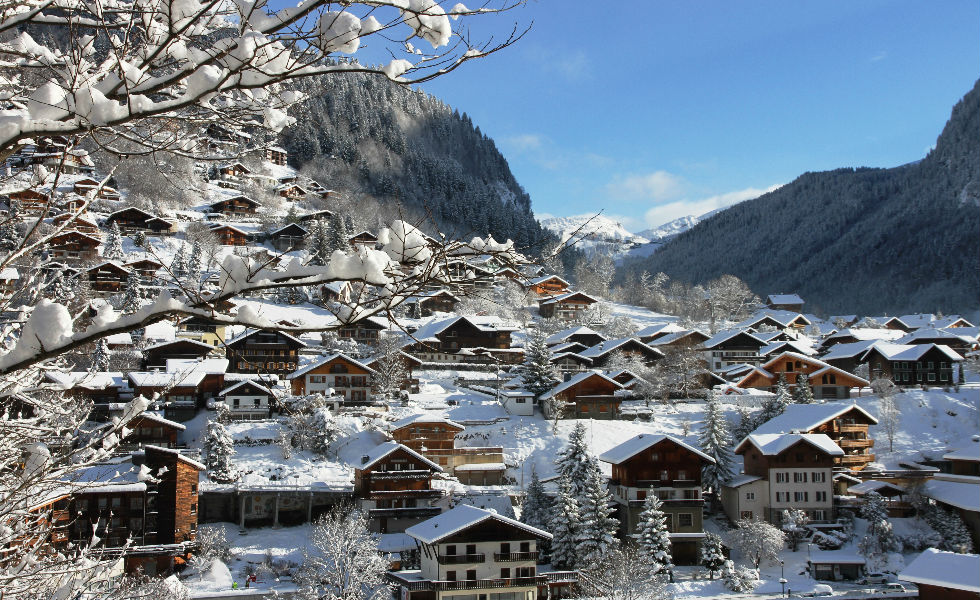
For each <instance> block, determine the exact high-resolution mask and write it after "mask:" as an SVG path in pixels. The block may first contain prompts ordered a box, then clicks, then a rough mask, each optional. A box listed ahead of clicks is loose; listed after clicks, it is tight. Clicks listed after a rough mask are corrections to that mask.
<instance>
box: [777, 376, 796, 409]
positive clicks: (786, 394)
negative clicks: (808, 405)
mask: <svg viewBox="0 0 980 600" xmlns="http://www.w3.org/2000/svg"><path fill="white" fill-rule="evenodd" d="M792 403H793V394H792V393H791V392H790V391H789V382H788V381H786V373H780V374H779V377H777V378H776V400H775V404H776V406H778V407H779V414H780V415H781V414H783V412H784V411H785V410H786V407H787V406H789V405H790V404H792Z"/></svg>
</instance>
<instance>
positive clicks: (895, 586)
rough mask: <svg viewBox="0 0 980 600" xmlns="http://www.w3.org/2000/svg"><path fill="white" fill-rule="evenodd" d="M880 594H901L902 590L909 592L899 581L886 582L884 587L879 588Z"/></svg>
mask: <svg viewBox="0 0 980 600" xmlns="http://www.w3.org/2000/svg"><path fill="white" fill-rule="evenodd" d="M880 591H881V593H882V594H901V593H904V592H911V591H912V590H910V589H909V588H907V587H905V586H904V585H902V584H901V583H895V582H892V583H886V584H885V587H883V588H881V590H880Z"/></svg>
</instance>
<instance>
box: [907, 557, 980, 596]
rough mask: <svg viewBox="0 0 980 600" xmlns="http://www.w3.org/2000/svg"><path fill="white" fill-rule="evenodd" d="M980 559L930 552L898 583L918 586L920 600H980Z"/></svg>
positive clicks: (911, 564)
mask: <svg viewBox="0 0 980 600" xmlns="http://www.w3.org/2000/svg"><path fill="white" fill-rule="evenodd" d="M978 572H980V555H977V554H958V553H956V552H945V551H942V550H937V549H936V548H927V549H926V550H924V551H923V552H922V554H920V555H919V556H918V557H916V558H915V559H914V560H913V561H912V562H910V563H909V564H908V566H907V567H905V568H904V569H903V570H902V571H901V572H900V573H899V574H898V580H899V581H905V582H908V583H912V584H915V587H916V596H917V597H918V598H919V600H980V581H977V573H978Z"/></svg>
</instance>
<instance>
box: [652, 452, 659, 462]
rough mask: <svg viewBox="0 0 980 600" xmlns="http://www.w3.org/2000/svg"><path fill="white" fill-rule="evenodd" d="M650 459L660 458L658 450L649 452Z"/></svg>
mask: <svg viewBox="0 0 980 600" xmlns="http://www.w3.org/2000/svg"><path fill="white" fill-rule="evenodd" d="M650 460H660V453H659V452H651V453H650Z"/></svg>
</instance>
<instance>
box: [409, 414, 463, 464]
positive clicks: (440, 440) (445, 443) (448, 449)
mask: <svg viewBox="0 0 980 600" xmlns="http://www.w3.org/2000/svg"><path fill="white" fill-rule="evenodd" d="M464 429H465V428H464V427H463V426H462V425H460V424H459V423H456V422H453V421H450V420H449V419H446V418H444V417H440V416H435V415H424V414H417V415H412V416H410V417H406V418H404V419H402V420H400V421H397V422H396V423H394V424H392V426H391V437H392V439H393V440H395V441H396V442H398V443H399V444H404V445H405V446H407V447H409V448H411V449H412V450H414V451H416V452H418V453H419V454H422V455H423V456H425V457H426V458H428V459H429V460H431V461H432V462H435V463H439V466H440V467H442V468H443V469H445V470H449V469H450V468H451V467H452V460H453V453H454V450H455V448H456V435H457V434H460V433H462V432H463V430H464Z"/></svg>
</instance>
